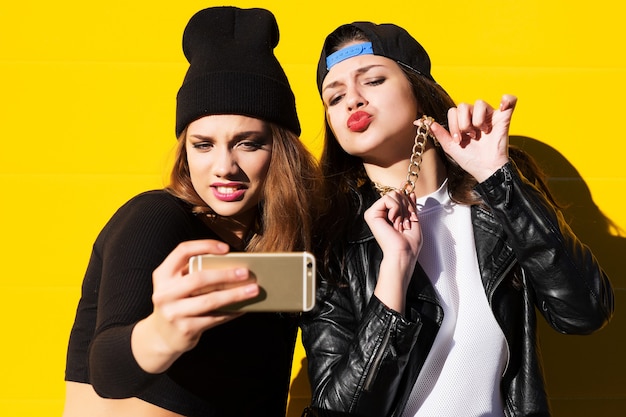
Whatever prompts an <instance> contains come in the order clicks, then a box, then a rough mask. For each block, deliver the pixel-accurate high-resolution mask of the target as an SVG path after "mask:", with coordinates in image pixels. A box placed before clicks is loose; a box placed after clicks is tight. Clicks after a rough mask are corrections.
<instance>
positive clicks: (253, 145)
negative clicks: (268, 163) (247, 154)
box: [237, 140, 265, 151]
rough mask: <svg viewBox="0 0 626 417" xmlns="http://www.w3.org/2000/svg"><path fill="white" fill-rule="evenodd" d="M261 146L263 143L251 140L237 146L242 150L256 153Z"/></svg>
mask: <svg viewBox="0 0 626 417" xmlns="http://www.w3.org/2000/svg"><path fill="white" fill-rule="evenodd" d="M263 145H265V142H257V141H252V140H246V141H243V142H239V144H238V145H237V146H238V147H240V148H241V149H243V150H247V151H256V150H258V149H261V148H263Z"/></svg>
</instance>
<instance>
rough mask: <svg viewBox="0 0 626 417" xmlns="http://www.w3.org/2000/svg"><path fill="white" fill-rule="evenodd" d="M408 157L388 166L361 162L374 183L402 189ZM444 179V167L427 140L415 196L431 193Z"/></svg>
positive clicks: (416, 182) (414, 190) (408, 161)
mask: <svg viewBox="0 0 626 417" xmlns="http://www.w3.org/2000/svg"><path fill="white" fill-rule="evenodd" d="M409 163H410V159H409V158H407V159H403V160H401V161H398V162H395V163H393V164H391V165H389V166H381V165H376V164H369V163H363V167H364V168H365V172H367V176H368V177H369V178H370V179H371V180H372V181H373V182H375V183H378V184H380V185H383V186H389V187H393V188H397V189H402V187H403V185H404V184H405V182H406V179H407V173H408V166H409ZM445 179H446V169H445V166H444V164H443V161H442V160H441V158H440V157H439V155H438V154H437V151H436V149H435V148H434V146H433V145H432V144H431V142H430V141H429V142H428V144H427V146H426V150H425V151H424V153H423V154H422V163H421V165H420V171H419V175H418V177H417V181H415V188H414V189H413V192H414V193H415V195H416V196H417V197H421V196H424V195H428V194H431V193H433V192H435V191H437V190H438V189H439V187H440V186H441V184H442V183H443V181H444V180H445Z"/></svg>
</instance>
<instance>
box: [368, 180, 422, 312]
mask: <svg viewBox="0 0 626 417" xmlns="http://www.w3.org/2000/svg"><path fill="white" fill-rule="evenodd" d="M365 221H366V222H367V224H368V226H369V227H370V229H371V231H372V234H373V235H374V238H375V239H376V241H377V242H378V244H379V245H380V247H381V249H382V251H383V259H382V262H381V264H380V270H379V277H378V282H377V284H376V289H375V290H374V294H375V295H376V296H377V297H378V298H379V299H380V300H381V301H382V302H383V303H384V304H385V305H386V306H387V307H389V308H392V309H394V310H396V311H398V312H399V313H404V305H405V299H406V290H407V288H408V285H409V282H410V280H411V276H412V275H413V270H414V269H415V264H416V262H417V256H418V255H419V251H420V249H421V247H422V231H421V229H420V227H419V222H418V218H417V212H416V208H415V195H414V194H411V195H410V196H407V195H405V194H404V193H403V192H399V191H391V192H390V193H387V194H385V195H384V196H383V197H381V198H380V199H379V200H377V201H376V202H375V203H374V204H373V205H372V206H371V207H370V208H369V209H367V211H366V212H365Z"/></svg>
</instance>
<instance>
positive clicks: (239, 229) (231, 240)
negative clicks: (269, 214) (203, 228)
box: [202, 214, 252, 251]
mask: <svg viewBox="0 0 626 417" xmlns="http://www.w3.org/2000/svg"><path fill="white" fill-rule="evenodd" d="M202 219H203V221H204V223H205V224H206V225H207V226H208V227H209V228H210V229H211V230H213V232H215V234H216V235H218V236H219V237H220V239H221V240H222V241H224V242H225V243H228V245H230V246H231V247H232V248H233V249H235V250H237V251H243V250H244V249H245V247H246V237H247V236H248V233H249V231H250V227H251V224H252V221H250V222H242V221H240V220H237V219H234V218H232V217H222V216H219V215H216V214H206V215H203V217H202Z"/></svg>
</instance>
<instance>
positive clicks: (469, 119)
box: [431, 95, 613, 334]
mask: <svg viewBox="0 0 626 417" xmlns="http://www.w3.org/2000/svg"><path fill="white" fill-rule="evenodd" d="M516 103H517V98H516V97H514V96H510V95H504V96H503V97H502V100H501V102H500V106H499V108H498V109H493V108H492V107H491V106H489V105H488V104H487V103H485V102H484V101H481V100H479V101H477V102H476V103H475V104H474V105H473V106H471V105H467V104H461V105H459V106H458V108H452V109H450V110H449V111H448V123H449V126H450V132H447V131H446V130H445V129H444V128H443V127H442V126H441V125H439V124H437V123H433V124H432V126H431V128H432V132H433V133H434V134H435V136H436V137H437V139H438V140H439V142H440V143H441V146H442V147H443V148H444V150H445V151H446V153H447V154H449V155H450V156H451V157H452V158H454V159H455V161H456V162H457V163H458V164H459V165H460V166H461V167H462V168H463V169H465V170H466V171H467V172H468V173H470V174H471V175H472V176H473V177H474V178H475V179H476V180H477V181H478V182H479V184H478V186H477V187H476V190H477V191H478V192H479V193H480V194H481V196H482V197H483V199H484V200H485V202H486V204H487V205H489V207H490V208H491V209H492V210H493V213H494V215H495V216H496V218H497V219H498V221H499V222H500V224H501V225H502V227H503V228H504V230H505V231H506V232H507V235H508V238H509V241H510V244H511V246H512V248H513V251H514V252H515V255H516V257H517V259H518V261H519V262H520V264H521V266H522V268H523V270H524V272H525V273H526V275H527V276H528V277H529V279H530V285H532V289H533V290H534V292H535V294H536V296H537V298H536V300H537V306H538V308H539V310H540V311H541V313H542V314H543V315H544V316H545V317H546V319H547V321H548V323H550V325H551V326H552V327H554V328H555V329H556V330H558V331H560V332H563V333H579V334H586V333H590V332H592V331H594V330H596V329H599V328H601V327H602V326H604V324H606V322H607V321H608V320H609V319H610V317H611V316H612V314H613V292H612V289H611V285H610V283H609V280H608V278H607V276H606V275H605V273H604V271H602V269H601V268H600V266H599V265H598V262H597V261H596V259H595V258H594V256H593V254H592V253H591V251H590V250H589V248H587V247H586V246H585V245H583V244H582V243H581V242H580V241H579V240H578V238H577V237H576V236H575V235H574V233H573V232H572V231H571V229H570V228H569V226H568V225H567V223H566V222H565V220H564V219H563V216H562V215H561V213H560V212H558V211H557V210H556V209H555V208H554V206H553V205H552V204H550V202H549V201H548V199H547V198H546V196H545V195H544V194H543V193H542V192H541V191H540V190H538V189H537V188H536V187H535V186H533V185H532V184H530V182H528V181H526V180H525V179H524V178H523V176H521V175H520V173H519V171H518V170H517V168H516V167H514V165H513V164H511V163H510V162H509V154H508V146H509V126H510V122H511V117H512V114H513V110H514V109H515V106H516Z"/></svg>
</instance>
